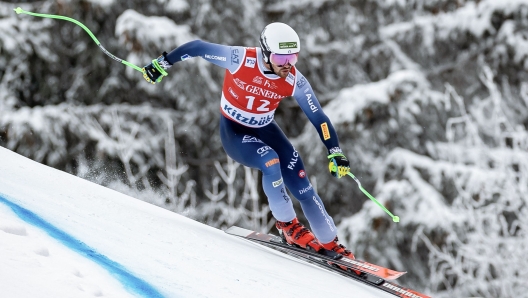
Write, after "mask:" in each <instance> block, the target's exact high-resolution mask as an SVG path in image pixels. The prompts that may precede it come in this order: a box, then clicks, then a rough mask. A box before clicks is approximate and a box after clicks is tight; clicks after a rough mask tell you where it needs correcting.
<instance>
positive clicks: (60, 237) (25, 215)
mask: <svg viewBox="0 0 528 298" xmlns="http://www.w3.org/2000/svg"><path fill="white" fill-rule="evenodd" d="M0 203H3V204H4V205H6V206H7V207H9V208H11V210H12V211H13V212H14V213H15V214H16V215H18V217H19V218H20V219H21V220H23V221H24V222H26V223H28V224H31V225H33V226H35V227H38V228H40V229H41V230H44V231H45V232H46V233H47V234H48V235H49V236H51V237H52V238H54V239H55V240H57V241H59V242H60V243H62V244H63V245H64V246H66V247H68V248H70V249H71V250H73V251H74V252H77V253H79V254H80V255H81V256H84V257H86V258H88V259H90V260H92V261H93V262H95V263H96V264H98V265H99V266H101V267H102V268H105V269H106V270H108V272H110V273H111V274H112V275H113V276H114V277H115V278H117V280H119V281H120V282H121V283H122V284H123V285H124V286H125V288H127V289H129V290H130V291H131V292H133V293H137V294H138V295H139V296H141V297H148V298H157V297H163V295H161V294H160V293H159V292H158V291H157V290H156V289H155V288H154V287H153V286H151V285H150V284H148V283H147V282H145V281H143V280H141V279H140V278H138V277H136V276H134V275H132V274H130V272H128V270H126V269H125V268H123V266H121V265H120V264H118V263H116V262H114V261H112V260H110V259H108V258H107V257H106V256H104V255H101V254H99V253H98V252H97V251H95V250H94V249H93V248H91V247H89V246H87V245H86V244H84V243H83V242H81V241H79V240H77V239H75V238H74V237H72V236H70V235H68V234H67V233H65V232H63V231H61V230H60V229H58V228H57V227H55V226H53V225H51V224H50V223H48V222H46V221H45V220H44V219H42V218H40V217H39V216H38V215H36V214H35V213H33V212H31V211H29V210H27V209H25V208H23V207H20V206H19V205H17V204H15V203H13V202H11V201H10V200H8V199H6V198H5V197H4V196H3V195H2V194H0ZM0 229H2V227H1V226H0ZM3 230H4V232H6V233H10V232H11V234H15V235H19V236H27V233H26V228H25V226H20V225H17V226H12V227H11V228H10V227H9V226H7V227H6V228H5V229H3ZM35 253H36V254H37V255H41V256H45V257H48V256H49V250H48V249H47V247H45V246H42V247H41V248H37V249H36V250H35ZM75 272H78V271H75ZM80 289H83V287H82V286H81V287H80ZM93 294H94V296H102V293H101V291H100V290H97V289H96V290H94V291H93Z"/></svg>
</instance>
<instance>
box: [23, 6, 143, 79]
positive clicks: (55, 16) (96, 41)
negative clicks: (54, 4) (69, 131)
mask: <svg viewBox="0 0 528 298" xmlns="http://www.w3.org/2000/svg"><path fill="white" fill-rule="evenodd" d="M14 11H15V12H16V13H17V14H21V13H23V14H27V15H30V16H34V17H41V18H50V19H59V20H65V21H70V22H72V23H75V24H77V25H78V26H79V27H81V28H83V29H84V31H86V32H87V33H88V35H90V37H91V38H92V39H93V41H94V42H95V43H96V44H97V46H99V48H100V49H101V51H103V53H105V54H106V55H107V56H108V57H110V58H112V59H114V60H115V61H117V62H120V63H123V64H124V65H126V66H129V67H132V68H133V69H135V70H137V71H139V72H143V70H142V68H141V67H139V66H137V65H134V64H132V63H130V62H128V61H126V60H123V59H121V58H118V57H116V56H114V55H113V54H112V53H110V52H108V51H107V50H106V49H105V48H104V47H103V46H102V45H101V43H100V42H99V40H97V38H96V37H95V35H93V33H92V31H90V29H88V28H87V27H86V26H84V24H83V23H81V22H79V21H77V20H75V19H72V18H68V17H64V16H59V15H52V14H44V13H34V12H30V11H25V10H23V9H22V8H20V7H17V8H15V9H14Z"/></svg>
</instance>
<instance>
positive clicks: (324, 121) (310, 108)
mask: <svg viewBox="0 0 528 298" xmlns="http://www.w3.org/2000/svg"><path fill="white" fill-rule="evenodd" d="M296 84H297V85H296V88H295V92H294V94H293V97H294V98H295V100H296V101H297V103H298V104H299V106H300V107H301V109H302V110H303V112H304V113H305V114H306V116H307V117H308V119H309V120H310V122H311V123H312V124H313V126H314V127H315V129H316V130H317V132H318V133H319V137H320V138H321V141H323V143H324V145H325V146H326V148H327V149H328V151H329V152H330V151H331V149H333V148H339V139H338V137H337V133H336V131H335V129H334V126H333V125H332V123H331V122H330V119H329V118H328V116H326V114H325V113H324V111H323V108H322V107H321V104H320V103H319V100H317V97H316V96H315V93H314V91H313V89H312V86H311V85H310V83H309V82H308V80H306V78H305V77H304V76H303V75H302V74H301V73H300V72H299V71H297V82H296Z"/></svg>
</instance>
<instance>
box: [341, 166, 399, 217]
mask: <svg viewBox="0 0 528 298" xmlns="http://www.w3.org/2000/svg"><path fill="white" fill-rule="evenodd" d="M347 175H348V176H350V177H352V179H354V181H356V183H357V185H358V186H359V189H360V190H361V191H362V192H363V193H364V194H365V195H366V196H367V197H368V198H369V199H371V200H372V201H373V202H374V203H376V205H378V206H379V207H380V208H381V209H383V211H385V212H387V214H388V215H389V216H390V217H392V221H393V222H400V218H399V217H398V216H395V215H393V214H392V213H391V212H390V211H389V210H387V208H385V206H383V205H382V204H381V203H380V202H379V201H378V200H376V198H374V197H373V196H372V195H371V194H369V193H368V192H367V191H366V190H365V189H364V188H363V186H361V182H359V180H358V179H357V178H356V176H354V174H352V173H351V172H348V173H347Z"/></svg>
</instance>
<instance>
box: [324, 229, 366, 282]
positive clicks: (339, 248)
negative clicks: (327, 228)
mask: <svg viewBox="0 0 528 298" xmlns="http://www.w3.org/2000/svg"><path fill="white" fill-rule="evenodd" d="M337 241H338V239H337V237H335V239H334V241H332V242H329V243H325V244H321V245H322V246H323V247H324V249H326V250H330V251H333V252H336V253H338V254H340V255H342V256H343V257H345V258H349V259H352V260H354V259H355V258H356V257H354V254H353V253H352V252H351V251H350V250H348V249H346V247H344V246H343V244H339V243H338V242H337ZM333 265H334V266H337V267H339V268H341V269H343V270H347V271H352V272H355V273H356V274H357V275H361V271H357V270H353V269H349V268H347V267H345V266H341V265H337V264H333Z"/></svg>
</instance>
